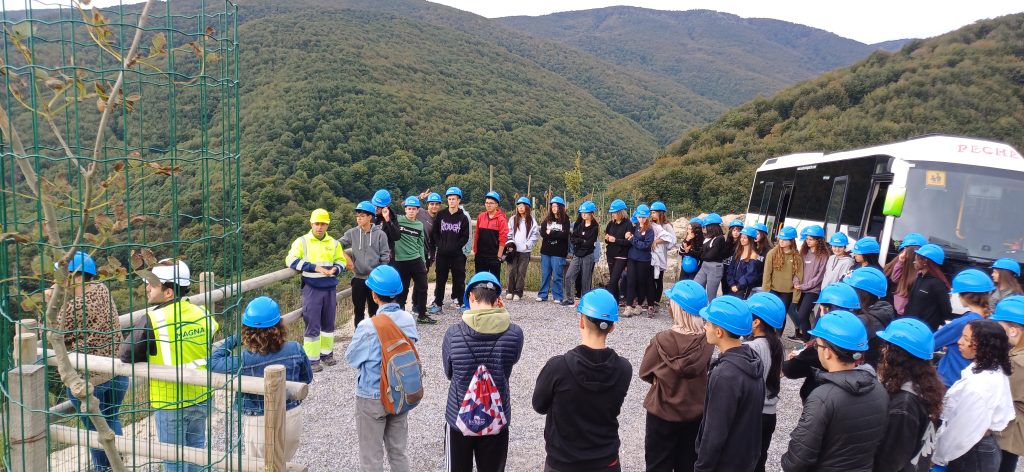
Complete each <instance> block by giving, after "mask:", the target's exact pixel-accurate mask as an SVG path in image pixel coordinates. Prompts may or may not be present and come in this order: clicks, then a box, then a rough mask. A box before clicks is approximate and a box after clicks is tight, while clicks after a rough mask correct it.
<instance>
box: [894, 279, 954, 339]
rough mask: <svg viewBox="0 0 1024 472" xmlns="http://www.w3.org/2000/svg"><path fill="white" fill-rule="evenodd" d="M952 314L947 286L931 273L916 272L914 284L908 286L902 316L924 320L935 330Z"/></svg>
mask: <svg viewBox="0 0 1024 472" xmlns="http://www.w3.org/2000/svg"><path fill="white" fill-rule="evenodd" d="M952 315H953V307H952V306H951V305H950V304H949V287H947V286H946V284H944V283H942V281H941V280H939V279H937V278H935V277H933V276H932V275H931V274H918V275H917V279H916V280H914V285H912V286H911V287H910V293H909V294H908V299H907V308H906V309H904V310H903V316H912V317H914V318H917V319H919V320H921V321H924V322H925V323H926V324H927V325H928V327H929V328H931V329H932V331H935V330H937V329H939V326H942V323H945V322H946V320H948V319H950V318H951V317H952Z"/></svg>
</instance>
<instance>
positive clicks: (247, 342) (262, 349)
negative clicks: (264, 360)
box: [242, 320, 288, 356]
mask: <svg viewBox="0 0 1024 472" xmlns="http://www.w3.org/2000/svg"><path fill="white" fill-rule="evenodd" d="M286 342H288V328H287V327H285V325H284V321H283V320H282V321H279V322H278V323H277V324H276V325H274V326H271V327H269V328H250V327H248V326H245V325H243V326H242V345H244V346H245V348H246V349H248V350H250V351H252V352H257V353H260V354H262V355H264V356H265V355H267V354H270V353H272V352H277V351H280V350H281V346H284V343H286Z"/></svg>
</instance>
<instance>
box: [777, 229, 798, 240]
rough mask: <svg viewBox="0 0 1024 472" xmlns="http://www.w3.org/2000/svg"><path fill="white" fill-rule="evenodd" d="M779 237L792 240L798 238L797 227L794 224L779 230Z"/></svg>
mask: <svg viewBox="0 0 1024 472" xmlns="http://www.w3.org/2000/svg"><path fill="white" fill-rule="evenodd" d="M778 238H779V239H780V240H782V241H792V240H794V239H796V228H794V227H792V226H786V227H784V228H782V229H781V230H780V231H779V235H778Z"/></svg>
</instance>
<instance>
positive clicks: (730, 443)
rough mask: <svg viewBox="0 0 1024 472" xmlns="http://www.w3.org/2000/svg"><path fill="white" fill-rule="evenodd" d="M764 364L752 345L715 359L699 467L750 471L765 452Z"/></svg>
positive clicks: (704, 471)
mask: <svg viewBox="0 0 1024 472" xmlns="http://www.w3.org/2000/svg"><path fill="white" fill-rule="evenodd" d="M762 369H764V367H763V366H762V365H761V360H760V359H759V358H758V357H757V354H756V353H755V352H754V350H753V349H751V348H750V346H748V345H746V344H743V345H740V346H738V347H734V348H732V349H729V350H728V351H725V353H723V354H722V355H721V356H719V358H718V360H717V361H715V362H713V363H712V364H711V375H710V378H709V379H708V393H707V400H706V402H705V403H704V417H703V418H702V419H701V421H700V431H699V432H698V433H697V463H696V464H694V466H693V471H694V472H711V471H722V472H751V471H753V470H754V468H755V467H756V466H757V460H758V459H759V458H760V457H761V409H762V408H764V377H762V372H763V370H762Z"/></svg>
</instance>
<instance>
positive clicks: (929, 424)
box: [874, 385, 935, 472]
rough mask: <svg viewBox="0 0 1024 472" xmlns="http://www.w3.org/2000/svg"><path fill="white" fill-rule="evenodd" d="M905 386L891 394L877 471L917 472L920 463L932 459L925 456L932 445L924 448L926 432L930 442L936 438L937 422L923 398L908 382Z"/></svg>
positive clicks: (876, 457) (929, 453) (877, 461)
mask: <svg viewBox="0 0 1024 472" xmlns="http://www.w3.org/2000/svg"><path fill="white" fill-rule="evenodd" d="M903 388H904V389H903V390H900V391H899V392H896V393H895V394H893V395H891V396H890V397H889V424H888V425H887V427H886V428H885V438H884V439H882V443H881V444H879V445H878V452H877V453H876V454H875V471H874V472H917V470H918V466H920V465H921V464H922V463H924V462H930V461H928V460H927V459H926V458H927V457H928V456H930V455H931V448H930V447H929V449H928V450H927V451H926V450H924V446H925V444H924V442H925V437H926V436H929V437H928V441H929V442H930V441H933V440H934V435H935V422H933V421H932V420H931V418H929V417H928V410H926V409H925V406H924V403H922V402H921V398H920V397H918V396H917V395H916V394H914V393H913V392H912V391H911V390H910V387H909V386H908V385H907V386H904V387H903ZM912 462H913V463H912ZM914 463H916V464H914Z"/></svg>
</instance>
